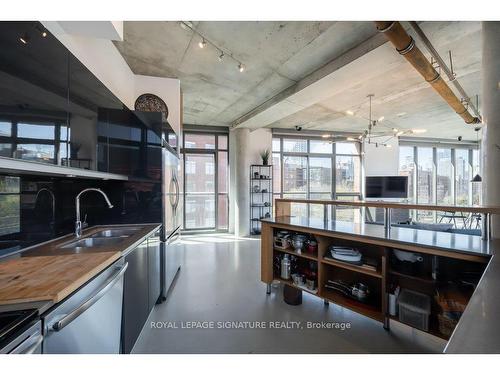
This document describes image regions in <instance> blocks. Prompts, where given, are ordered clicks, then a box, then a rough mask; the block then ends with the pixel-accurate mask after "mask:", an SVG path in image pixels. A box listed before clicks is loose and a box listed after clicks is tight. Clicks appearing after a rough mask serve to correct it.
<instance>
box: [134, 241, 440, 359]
mask: <svg viewBox="0 0 500 375" xmlns="http://www.w3.org/2000/svg"><path fill="white" fill-rule="evenodd" d="M183 246H184V247H185V252H184V264H183V267H182V269H181V271H180V272H179V274H178V277H177V280H176V282H175V284H174V287H173V288H172V290H171V292H170V295H169V298H168V299H167V301H166V302H164V303H163V304H161V305H157V306H155V308H154V310H153V311H152V312H151V315H150V317H149V320H148V322H147V323H146V325H145V326H144V329H143V331H142V333H141V336H140V337H139V339H138V341H137V343H136V345H135V347H134V350H133V353H435V352H441V351H442V349H443V345H444V344H445V342H444V341H442V340H438V339H433V338H432V337H430V336H429V335H427V334H425V333H422V332H418V331H416V330H413V329H411V328H409V327H407V326H403V325H400V324H396V323H392V324H391V330H390V331H386V330H384V329H383V327H382V325H381V323H379V322H376V321H373V320H371V319H368V318H365V317H363V316H361V315H359V314H356V313H353V312H351V311H349V310H347V309H344V308H341V307H339V306H336V305H334V304H330V305H329V306H325V305H324V304H323V301H322V300H321V299H319V298H317V297H314V296H311V295H307V294H306V293H304V298H303V303H302V305H299V306H289V305H287V304H286V303H284V302H283V293H282V287H281V286H280V285H276V286H273V289H272V293H271V295H266V286H265V284H263V283H262V282H261V281H260V274H259V272H260V241H259V239H258V238H235V237H233V236H231V235H197V236H189V237H186V236H184V237H183ZM193 322H194V323H193ZM224 322H236V323H237V324H240V325H241V324H247V325H250V324H253V325H254V326H256V325H257V323H256V322H258V323H260V324H261V326H263V325H264V324H265V325H266V326H267V327H268V328H265V329H263V328H253V329H252V328H218V326H219V325H220V324H223V323H224ZM245 322H247V323H245ZM291 322H297V323H299V324H300V326H299V325H298V324H297V325H295V324H294V323H291ZM308 322H338V323H342V322H343V323H350V328H346V329H344V330H342V329H338V328H308V327H307V324H308ZM190 324H191V325H193V324H204V325H205V327H197V328H196V327H191V326H190ZM210 324H213V325H214V327H213V328H210V326H209V325H210ZM271 324H274V328H269V326H270V325H271ZM284 324H288V328H287V327H281V326H282V325H284Z"/></svg>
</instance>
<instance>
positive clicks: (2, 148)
mask: <svg viewBox="0 0 500 375" xmlns="http://www.w3.org/2000/svg"><path fill="white" fill-rule="evenodd" d="M41 30H44V29H43V25H41V24H40V23H38V22H0V47H1V48H0V86H2V88H3V89H2V90H0V156H2V157H8V158H16V159H24V160H35V161H38V162H43V163H50V164H59V165H69V166H72V167H78V168H86V169H93V170H98V171H101V172H110V173H117V174H122V175H126V176H128V177H129V181H113V180H95V179H80V178H69V177H48V176H41V175H37V173H36V172H33V174H32V175H28V174H16V173H15V172H14V173H11V171H9V172H8V176H13V177H14V178H5V177H6V176H7V174H2V173H3V172H0V256H2V254H5V253H6V252H7V251H8V250H7V249H11V250H12V249H14V250H18V249H21V248H25V247H27V246H31V245H33V244H36V243H40V242H43V241H46V240H49V239H52V238H56V237H59V236H61V235H65V234H68V233H71V232H73V231H74V223H75V197H76V196H77V194H78V193H79V192H80V191H82V190H83V189H85V188H89V187H95V188H100V189H102V190H103V191H104V192H105V193H106V194H107V195H108V197H109V199H110V200H111V202H112V204H113V205H114V207H113V208H112V209H109V208H108V207H107V205H106V203H105V201H104V199H103V197H102V196H101V195H100V194H98V193H96V192H88V193H86V194H85V195H84V196H82V198H81V218H82V220H83V218H84V217H85V216H87V222H88V224H89V225H91V226H92V225H97V224H121V223H124V224H130V223H160V222H161V168H162V159H161V133H162V127H163V124H162V120H161V119H162V117H161V114H159V113H140V112H133V111H130V110H128V109H127V108H126V107H125V106H124V105H123V103H121V102H120V101H119V100H118V99H117V98H116V97H115V96H114V95H113V94H112V93H111V92H110V91H109V90H108V89H107V88H106V87H105V86H104V85H103V84H102V83H101V82H100V81H99V80H98V79H97V78H96V77H95V76H94V75H93V74H92V73H91V72H90V71H89V70H88V69H87V68H86V67H85V66H83V64H81V62H79V61H78V59H76V58H75V57H74V56H73V55H72V54H71V53H70V52H69V51H68V50H67V49H66V48H65V47H64V46H63V45H62V44H61V43H60V42H59V41H58V40H57V38H55V37H54V36H53V35H51V34H50V33H48V34H47V35H46V37H43V36H42V35H41V32H40V31H41ZM25 36H27V37H28V38H29V39H28V43H22V42H21V37H23V38H24V37H25ZM47 150H48V151H47ZM0 162H1V160H0ZM13 185H16V186H13ZM38 192H39V193H38ZM51 192H52V193H53V195H54V197H55V215H54V214H53V213H52V211H53V208H52V207H53V206H52V198H51ZM37 193H38V199H37ZM9 251H10V250H9Z"/></svg>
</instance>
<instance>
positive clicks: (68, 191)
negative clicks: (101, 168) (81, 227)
mask: <svg viewBox="0 0 500 375" xmlns="http://www.w3.org/2000/svg"><path fill="white" fill-rule="evenodd" d="M2 177H4V176H2V175H0V178H2ZM19 177H20V179H19V181H20V191H19V197H20V199H19V201H20V204H19V208H18V209H19V219H20V220H19V222H20V226H19V229H20V230H19V231H18V232H13V233H8V234H4V235H2V236H0V256H1V255H5V254H6V253H8V252H11V251H13V250H19V249H22V248H25V247H28V246H31V245H34V244H36V243H40V242H44V241H47V240H50V239H52V238H56V237H60V236H62V235H65V234H68V233H72V232H73V231H74V225H75V215H76V214H75V197H76V196H77V194H78V193H79V192H80V191H82V190H83V189H85V188H89V187H94V188H100V189H101V190H103V191H104V192H105V193H106V194H107V195H108V197H109V199H110V201H111V203H112V204H113V206H114V207H113V208H111V209H110V208H108V207H107V205H106V203H105V201H104V199H103V197H102V196H101V195H100V194H99V193H96V192H87V193H85V194H84V195H83V196H82V197H81V199H80V207H81V218H82V221H83V218H85V217H86V218H87V223H88V224H89V226H93V225H99V224H132V223H160V222H161V184H160V183H159V182H150V181H148V182H130V181H109V180H108V181H104V180H87V179H76V178H59V177H43V176H31V175H30V176H28V175H22V176H19ZM41 189H42V190H41ZM46 189H47V190H50V191H51V192H52V193H53V194H54V197H55V214H53V212H52V211H53V208H52V207H53V206H52V196H51V194H50V192H48V191H47V190H46ZM40 190H41V191H40ZM39 191H40V193H39V195H38V199H36V197H37V193H38V192H39Z"/></svg>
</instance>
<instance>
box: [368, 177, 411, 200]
mask: <svg viewBox="0 0 500 375" xmlns="http://www.w3.org/2000/svg"><path fill="white" fill-rule="evenodd" d="M366 198H408V176H369V177H366Z"/></svg>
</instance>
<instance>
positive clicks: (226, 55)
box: [179, 21, 246, 73]
mask: <svg viewBox="0 0 500 375" xmlns="http://www.w3.org/2000/svg"><path fill="white" fill-rule="evenodd" d="M179 26H180V27H181V28H182V29H184V30H190V31H192V32H193V33H194V34H196V35H198V36H199V37H200V38H201V40H200V41H199V42H198V47H200V48H205V47H206V46H207V45H211V46H212V47H214V48H215V49H216V50H217V51H218V52H219V53H220V54H218V56H217V59H218V60H219V61H220V62H222V61H223V60H224V59H227V58H229V59H232V60H233V61H235V62H236V63H237V64H238V70H239V71H240V73H243V71H245V69H246V66H245V65H244V64H243V63H242V62H241V61H240V60H238V59H237V58H236V57H234V56H233V54H232V53H231V52H230V51H228V50H224V49H222V48H221V47H219V46H217V45H216V44H215V43H214V42H212V41H210V40H209V39H207V38H206V37H205V36H204V35H202V34H201V33H200V32H199V31H198V30H196V28H195V26H194V25H193V24H192V23H191V22H189V21H179Z"/></svg>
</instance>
